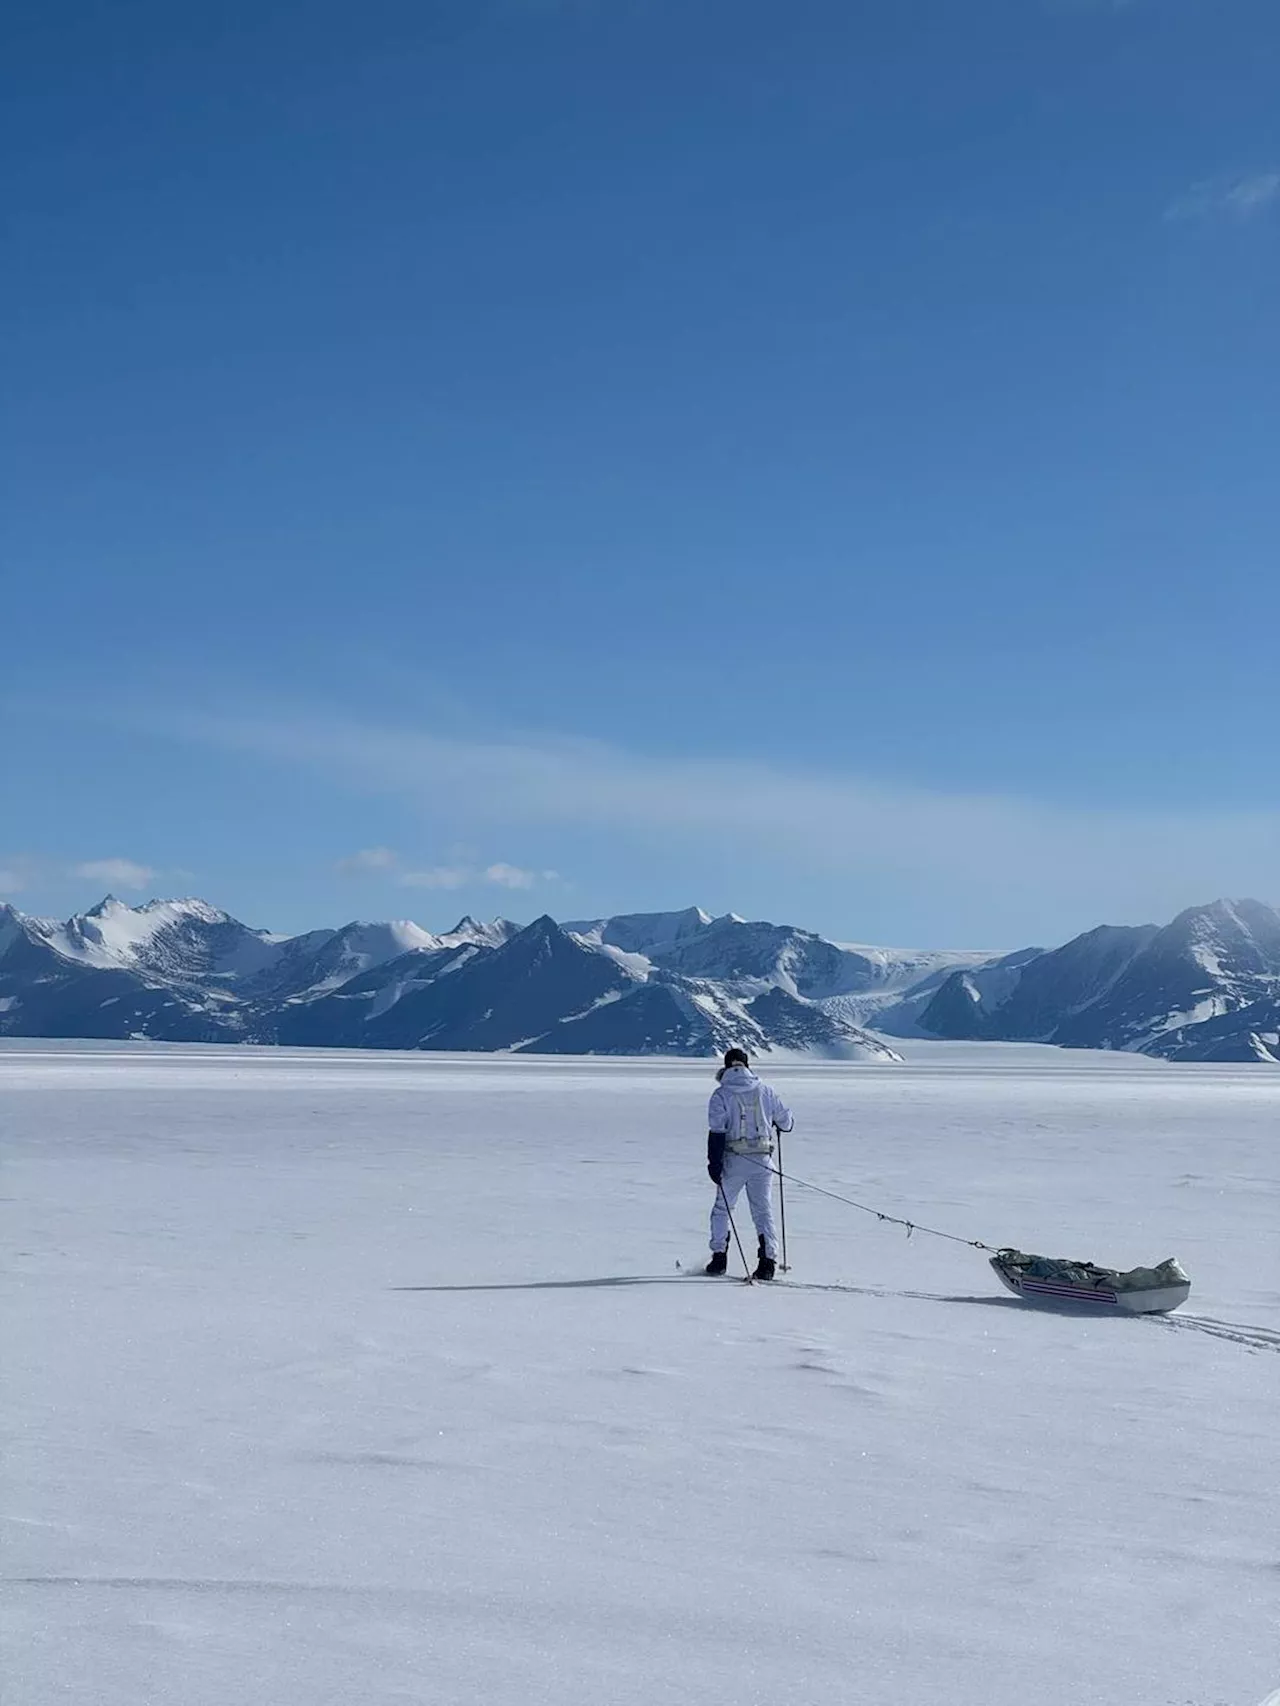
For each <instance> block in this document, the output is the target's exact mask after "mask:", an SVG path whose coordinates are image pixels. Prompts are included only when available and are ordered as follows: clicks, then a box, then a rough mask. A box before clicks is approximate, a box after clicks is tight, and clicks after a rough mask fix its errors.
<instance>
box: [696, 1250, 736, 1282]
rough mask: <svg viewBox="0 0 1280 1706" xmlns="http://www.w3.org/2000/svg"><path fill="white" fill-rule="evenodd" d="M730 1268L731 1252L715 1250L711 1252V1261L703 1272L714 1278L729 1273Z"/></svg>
mask: <svg viewBox="0 0 1280 1706" xmlns="http://www.w3.org/2000/svg"><path fill="white" fill-rule="evenodd" d="M728 1267H729V1252H728V1251H727V1250H713V1251H712V1252H711V1260H710V1261H709V1262H708V1263H707V1265H706V1267H705V1268H703V1270H702V1271H703V1273H704V1274H711V1275H712V1276H713V1277H714V1276H716V1275H718V1274H722V1273H725V1272H727V1270H728Z"/></svg>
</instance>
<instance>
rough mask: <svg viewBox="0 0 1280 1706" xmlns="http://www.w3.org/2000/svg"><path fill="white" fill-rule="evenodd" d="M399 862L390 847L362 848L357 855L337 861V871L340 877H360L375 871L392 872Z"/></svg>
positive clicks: (397, 855) (353, 854)
mask: <svg viewBox="0 0 1280 1706" xmlns="http://www.w3.org/2000/svg"><path fill="white" fill-rule="evenodd" d="M399 862H400V855H399V854H398V853H396V852H394V851H393V850H392V849H391V848H390V847H362V848H361V849H360V851H359V852H358V853H352V854H351V855H350V856H349V857H348V858H346V859H339V860H338V865H337V869H338V872H339V874H340V875H341V876H344V877H360V876H368V875H370V874H371V873H372V872H375V871H393V870H395V868H396V866H397V865H398V864H399Z"/></svg>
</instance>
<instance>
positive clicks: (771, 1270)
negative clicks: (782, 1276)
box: [752, 1245, 778, 1280]
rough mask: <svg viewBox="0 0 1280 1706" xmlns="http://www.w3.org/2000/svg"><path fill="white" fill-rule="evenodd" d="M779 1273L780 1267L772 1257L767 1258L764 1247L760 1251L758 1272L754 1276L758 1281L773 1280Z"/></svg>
mask: <svg viewBox="0 0 1280 1706" xmlns="http://www.w3.org/2000/svg"><path fill="white" fill-rule="evenodd" d="M777 1271H778V1265H777V1263H776V1262H775V1261H774V1259H773V1257H772V1256H766V1255H765V1253H764V1247H763V1245H762V1246H761V1249H760V1260H759V1261H758V1262H757V1263H756V1271H755V1273H754V1275H753V1276H752V1277H753V1278H754V1279H758V1280H771V1279H772V1278H773V1276H774V1274H776V1273H777Z"/></svg>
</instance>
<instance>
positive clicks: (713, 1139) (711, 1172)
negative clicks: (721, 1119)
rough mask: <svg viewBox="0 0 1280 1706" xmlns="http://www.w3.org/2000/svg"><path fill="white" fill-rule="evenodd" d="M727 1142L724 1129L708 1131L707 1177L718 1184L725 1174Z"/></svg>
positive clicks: (714, 1183)
mask: <svg viewBox="0 0 1280 1706" xmlns="http://www.w3.org/2000/svg"><path fill="white" fill-rule="evenodd" d="M727 1142H728V1139H727V1138H726V1136H725V1134H724V1132H722V1131H709V1132H708V1133H707V1177H708V1178H709V1179H710V1180H711V1183H712V1184H713V1185H718V1184H719V1183H720V1180H721V1178H722V1177H723V1174H724V1148H725V1144H726V1143H727Z"/></svg>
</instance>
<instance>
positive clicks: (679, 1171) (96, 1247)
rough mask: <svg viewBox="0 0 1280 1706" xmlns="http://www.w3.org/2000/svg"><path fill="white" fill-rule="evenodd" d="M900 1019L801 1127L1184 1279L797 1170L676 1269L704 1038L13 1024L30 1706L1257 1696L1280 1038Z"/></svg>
mask: <svg viewBox="0 0 1280 1706" xmlns="http://www.w3.org/2000/svg"><path fill="white" fill-rule="evenodd" d="M912 1054H913V1057H918V1058H913V1061H912V1063H911V1064H909V1065H908V1066H907V1067H905V1068H894V1069H889V1068H885V1069H879V1068H867V1067H861V1068H859V1067H840V1066H797V1065H792V1064H787V1065H786V1066H785V1067H779V1068H778V1069H777V1071H776V1073H775V1074H774V1076H776V1078H777V1082H778V1084H779V1087H780V1088H781V1089H782V1091H783V1093H784V1094H785V1095H786V1096H787V1098H788V1100H790V1101H791V1102H792V1103H793V1105H794V1106H795V1108H796V1111H797V1120H798V1127H797V1131H796V1133H795V1134H794V1136H792V1137H789V1138H788V1139H787V1149H786V1159H787V1162H788V1166H789V1167H791V1168H794V1170H795V1172H796V1173H797V1174H798V1175H800V1176H802V1177H805V1178H810V1179H813V1180H814V1181H815V1182H817V1183H820V1184H823V1185H827V1186H829V1187H830V1188H832V1189H835V1190H838V1191H846V1192H849V1193H850V1194H852V1195H854V1196H856V1197H859V1198H860V1199H861V1200H864V1201H867V1202H870V1203H874V1204H875V1205H876V1206H878V1207H882V1208H884V1209H886V1210H887V1211H889V1212H891V1213H895V1214H904V1215H907V1216H909V1217H911V1218H913V1219H915V1220H917V1221H919V1222H923V1223H926V1224H929V1225H933V1226H940V1227H944V1228H947V1229H948V1230H954V1231H956V1232H958V1233H960V1234H963V1235H964V1236H967V1237H977V1238H982V1239H984V1240H986V1241H987V1242H989V1243H993V1244H996V1243H1003V1242H1010V1243H1016V1244H1018V1245H1019V1246H1021V1247H1022V1248H1024V1249H1035V1250H1040V1251H1043V1252H1044V1253H1048V1254H1071V1255H1077V1256H1085V1257H1092V1258H1094V1259H1096V1260H1098V1261H1102V1262H1106V1263H1109V1264H1112V1265H1119V1266H1130V1265H1133V1264H1135V1263H1138V1262H1144V1263H1145V1262H1151V1261H1156V1260H1159V1259H1160V1258H1162V1257H1164V1256H1167V1255H1175V1254H1176V1255H1177V1256H1178V1257H1179V1258H1180V1259H1181V1260H1182V1261H1183V1263H1184V1264H1185V1265H1186V1267H1187V1268H1188V1270H1189V1271H1190V1273H1191V1275H1192V1279H1193V1281H1194V1284H1195V1290H1194V1291H1193V1293H1192V1298H1191V1301H1190V1303H1189V1304H1188V1305H1187V1307H1186V1309H1185V1310H1184V1311H1183V1312H1181V1314H1179V1315H1178V1316H1174V1317H1172V1318H1170V1319H1169V1320H1167V1321H1156V1320H1142V1319H1130V1318H1125V1319H1115V1318H1110V1317H1106V1316H1103V1317H1097V1318H1095V1317H1092V1316H1082V1315H1080V1314H1056V1313H1045V1312H1041V1311H1035V1310H1032V1309H1030V1308H1028V1307H1027V1306H1026V1305H1023V1304H1021V1303H1019V1302H1018V1301H1017V1300H1015V1299H1013V1298H1009V1297H1008V1296H1007V1294H1004V1293H1003V1292H1002V1291H1001V1290H1000V1288H999V1286H998V1284H997V1282H996V1280H995V1277H994V1276H993V1275H992V1274H990V1272H989V1270H988V1269H987V1267H986V1263H985V1259H984V1258H983V1256H982V1255H981V1253H980V1252H978V1251H973V1250H968V1249H965V1248H963V1247H961V1246H957V1245H952V1244H948V1243H943V1242H940V1241H935V1240H932V1239H928V1238H925V1237H922V1236H920V1235H917V1236H916V1237H915V1238H913V1239H911V1240H910V1241H908V1240H907V1239H906V1238H905V1237H904V1236H903V1234H902V1233H901V1232H900V1231H898V1230H897V1229H892V1228H886V1227H884V1226H881V1225H880V1224H879V1223H877V1222H876V1221H875V1220H873V1219H871V1218H870V1217H867V1216H863V1215H860V1214H857V1213H855V1212H854V1211H852V1210H849V1209H846V1208H844V1207H842V1206H840V1205H839V1204H836V1203H832V1202H828V1201H826V1200H824V1199H821V1198H818V1197H814V1196H812V1195H809V1194H807V1193H805V1192H803V1191H801V1190H800V1189H798V1188H794V1187H793V1188H792V1189H790V1190H789V1191H788V1193H787V1224H788V1233H789V1238H790V1243H791V1255H792V1260H793V1266H794V1272H793V1274H792V1276H791V1279H790V1281H788V1282H787V1283H786V1284H784V1285H780V1286H778V1287H777V1288H774V1289H770V1288H766V1287H751V1288H748V1287H746V1286H742V1285H739V1284H731V1283H729V1282H723V1281H722V1282H716V1281H708V1280H704V1279H701V1278H699V1277H691V1276H690V1275H689V1274H688V1272H687V1270H688V1269H689V1268H690V1267H691V1266H692V1265H695V1264H700V1263H701V1262H702V1261H703V1260H704V1259H705V1249H704V1247H705V1242H706V1240H705V1216H706V1212H707V1210H708V1208H709V1206H710V1198H711V1187H710V1185H709V1184H708V1183H707V1181H706V1178H705V1173H704V1172H703V1162H702V1149H703V1138H704V1126H703V1112H704V1103H705V1099H706V1096H707V1094H708V1093H709V1090H710V1087H711V1075H710V1069H709V1067H707V1066H706V1065H702V1064H697V1065H686V1064H678V1063H672V1062H645V1063H627V1062H566V1061H557V1060H545V1059H544V1060H519V1061H515V1060H492V1059H484V1058H480V1059H465V1060H461V1059H432V1058H430V1057H405V1056H351V1055H318V1054H297V1053H288V1052H285V1051H254V1050H239V1049H184V1048H167V1049H166V1048H153V1049H147V1048H130V1047H127V1046H126V1047H121V1048H115V1049H113V1048H92V1047H86V1046H85V1045H79V1044H67V1045H60V1046H52V1045H32V1044H18V1043H10V1044H7V1045H4V1046H3V1047H0V1133H2V1135H3V1138H4V1140H5V1147H6V1151H7V1161H6V1166H5V1185H4V1195H5V1196H6V1197H7V1198H9V1199H10V1200H9V1201H8V1202H7V1203H5V1204H4V1205H0V1206H2V1207H3V1212H4V1214H5V1216H6V1220H7V1222H8V1232H9V1237H8V1239H7V1246H8V1250H9V1253H10V1254H9V1259H8V1263H7V1265H8V1267H9V1269H10V1275H11V1289H12V1295H13V1298H14V1302H15V1304H16V1307H13V1308H11V1309H10V1311H9V1312H8V1313H9V1320H10V1323H11V1324H10V1326H9V1328H8V1329H7V1331H6V1335H5V1346H4V1360H5V1366H6V1378H5V1382H4V1387H5V1408H6V1421H5V1448H6V1450H5V1455H6V1461H7V1463H8V1472H7V1475H6V1481H5V1489H4V1495H3V1502H2V1503H0V1511H2V1513H3V1516H4V1518H5V1523H4V1528H5V1546H4V1567H3V1569H4V1576H5V1583H4V1597H5V1634H6V1640H7V1643H8V1647H9V1652H8V1656H7V1658H6V1661H5V1675H6V1691H5V1700H6V1706H49V1703H51V1702H54V1701H57V1702H60V1703H62V1702H67V1703H71V1706H141V1703H144V1702H145V1703H146V1706H226V1703H227V1702H229V1701H232V1700H238V1699H243V1700H246V1701H255V1702H256V1701H262V1702H271V1703H272V1706H364V1703H366V1702H367V1703H378V1706H382V1703H384V1702H387V1703H389V1702H407V1701H415V1702H416V1701H430V1702H436V1701H439V1702H465V1701H472V1700H483V1701H484V1702H485V1703H486V1706H517V1703H519V1706H542V1703H544V1702H545V1703H552V1702H554V1703H555V1706H578V1703H579V1702H581V1703H586V1702H591V1703H592V1706H602V1703H605V1702H609V1703H616V1706H632V1703H633V1702H634V1703H637V1706H639V1703H641V1702H644V1703H645V1706H659V1703H664V1702H673V1703H675V1702H681V1703H683V1702H685V1701H688V1700H702V1699H706V1700H711V1699H715V1700H721V1699H723V1700H724V1701H726V1702H734V1703H736V1706H756V1703H758V1706H766V1703H771V1706H810V1703H813V1706H817V1703H818V1702H822V1703H823V1706H830V1703H832V1702H837V1701H839V1702H847V1703H850V1706H899V1703H900V1702H911V1703H913V1706H914V1703H915V1702H917V1701H923V1700H930V1701H932V1700H935V1699H936V1700H939V1701H945V1702H947V1706H977V1702H979V1701H982V1702H987V1701H990V1700H999V1699H1001V1698H1008V1697H1010V1696H1011V1695H1013V1694H1014V1693H1015V1692H1016V1694H1017V1695H1018V1696H1020V1697H1022V1696H1026V1697H1032V1698H1034V1699H1035V1700H1036V1702H1037V1706H1081V1703H1083V1702H1088V1703H1089V1706H1257V1703H1258V1702H1259V1701H1261V1700H1262V1699H1263V1698H1264V1697H1266V1696H1267V1694H1268V1692H1269V1691H1270V1690H1273V1689H1275V1688H1276V1686H1277V1683H1278V1682H1280V1632H1278V1631H1280V1619H1278V1617H1277V1608H1278V1605H1280V1511H1278V1509H1277V1494H1276V1486H1277V1480H1278V1477H1277V1464H1276V1456H1277V1453H1276V1446H1275V1443H1274V1440H1275V1431H1276V1430H1275V1415H1276V1408H1277V1404H1276V1401H1277V1396H1278V1395H1280V1360H1278V1353H1280V1253H1278V1251H1277V1245H1276V1224H1277V1217H1278V1215H1280V1167H1278V1166H1277V1158H1276V1133H1277V1129H1278V1124H1277V1117H1278V1116H1280V1076H1277V1075H1276V1074H1274V1073H1269V1072H1267V1071H1266V1070H1260V1069H1257V1068H1239V1069H1234V1068H1225V1067H1201V1068H1192V1067H1181V1068H1175V1067H1167V1066H1164V1065H1161V1064H1159V1063H1154V1062H1149V1061H1146V1060H1135V1059H1133V1058H1132V1057H1120V1058H1117V1057H1106V1056H1088V1055H1062V1054H1059V1053H1058V1052H1056V1051H1052V1050H1042V1049H1034V1048H1030V1049H1002V1048H994V1049H993V1048H986V1049H983V1048H970V1047H965V1046H963V1045H952V1046H950V1047H947V1046H940V1045H934V1046H932V1047H916V1046H914V1045H913V1047H912ZM743 1211H744V1213H743V1216H742V1219H743V1220H745V1203H744V1205H743ZM741 1230H742V1231H743V1233H744V1239H746V1238H748V1237H749V1226H748V1225H742V1226H741ZM750 1243H754V1238H753V1237H752V1238H750ZM677 1264H681V1265H682V1266H681V1267H678V1266H677Z"/></svg>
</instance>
